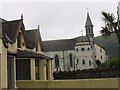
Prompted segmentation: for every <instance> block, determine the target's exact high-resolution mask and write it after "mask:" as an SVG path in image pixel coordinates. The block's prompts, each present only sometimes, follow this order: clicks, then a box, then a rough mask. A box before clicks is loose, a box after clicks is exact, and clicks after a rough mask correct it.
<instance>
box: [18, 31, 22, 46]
mask: <svg viewBox="0 0 120 90" xmlns="http://www.w3.org/2000/svg"><path fill="white" fill-rule="evenodd" d="M17 46H18V48H21V33H20V32H19V33H18V38H17Z"/></svg>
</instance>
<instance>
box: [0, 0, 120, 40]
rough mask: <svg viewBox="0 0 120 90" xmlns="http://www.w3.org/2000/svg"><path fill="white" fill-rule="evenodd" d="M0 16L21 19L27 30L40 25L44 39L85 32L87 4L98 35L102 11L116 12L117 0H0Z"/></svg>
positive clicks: (66, 36) (68, 36) (79, 34)
mask: <svg viewBox="0 0 120 90" xmlns="http://www.w3.org/2000/svg"><path fill="white" fill-rule="evenodd" d="M0 6H1V7H0V11H2V12H0V17H2V18H4V19H6V20H8V21H9V20H15V19H20V17H21V14H22V13H23V20H24V24H25V28H26V30H29V29H36V28H37V27H38V24H39V25H40V32H41V36H42V39H43V40H54V39H69V38H75V37H77V36H81V35H82V34H81V30H83V32H84V35H85V21H86V16H87V8H88V11H89V14H90V18H91V20H92V23H93V25H94V34H95V36H98V35H100V33H99V31H100V30H101V26H102V25H103V22H102V18H101V17H102V15H101V11H106V12H110V13H114V14H115V15H116V12H117V6H118V0H97V2H95V1H94V0H39V2H38V1H37V0H34V1H33V0H29V2H28V1H27V0H26V1H25V0H20V1H18V0H9V1H7V0H4V1H1V3H0Z"/></svg>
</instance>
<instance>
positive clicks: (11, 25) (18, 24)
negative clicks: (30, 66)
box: [2, 19, 26, 43]
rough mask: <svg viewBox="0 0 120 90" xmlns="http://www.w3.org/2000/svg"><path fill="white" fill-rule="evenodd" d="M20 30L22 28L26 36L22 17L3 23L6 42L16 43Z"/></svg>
mask: <svg viewBox="0 0 120 90" xmlns="http://www.w3.org/2000/svg"><path fill="white" fill-rule="evenodd" d="M19 30H22V32H23V34H24V35H23V36H24V38H25V27H24V24H23V22H22V20H21V19H20V20H14V21H7V22H3V23H2V34H3V36H4V38H5V40H6V42H10V43H14V42H15V41H16V39H17V36H18V33H19ZM25 41H26V38H25Z"/></svg>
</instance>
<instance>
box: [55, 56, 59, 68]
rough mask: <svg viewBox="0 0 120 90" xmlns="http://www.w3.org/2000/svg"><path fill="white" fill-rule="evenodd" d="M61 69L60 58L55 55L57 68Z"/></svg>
mask: <svg viewBox="0 0 120 90" xmlns="http://www.w3.org/2000/svg"><path fill="white" fill-rule="evenodd" d="M58 67H59V57H58V55H55V68H58Z"/></svg>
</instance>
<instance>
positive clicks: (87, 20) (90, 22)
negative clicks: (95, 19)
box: [85, 11, 93, 26]
mask: <svg viewBox="0 0 120 90" xmlns="http://www.w3.org/2000/svg"><path fill="white" fill-rule="evenodd" d="M85 26H93V24H92V21H91V19H90V16H89V12H88V11H87V19H86V24H85Z"/></svg>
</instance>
